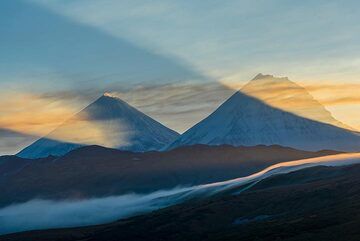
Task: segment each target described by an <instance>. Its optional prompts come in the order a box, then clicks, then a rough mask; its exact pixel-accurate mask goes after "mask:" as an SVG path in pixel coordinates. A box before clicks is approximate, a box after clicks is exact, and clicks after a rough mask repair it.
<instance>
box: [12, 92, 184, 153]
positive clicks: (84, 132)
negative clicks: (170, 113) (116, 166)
mask: <svg viewBox="0 0 360 241" xmlns="http://www.w3.org/2000/svg"><path fill="white" fill-rule="evenodd" d="M178 135H179V134H178V133H176V132H175V131H173V130H170V129H169V128H167V127H165V126H164V125H162V124H160V123H159V122H157V121H156V120H154V119H152V118H150V117H149V116H147V115H145V114H144V113H142V112H140V111H139V110H137V109H135V108H134V107H132V106H130V105H129V104H127V103H126V102H124V101H122V100H121V99H119V98H117V97H113V96H111V95H109V94H104V95H103V96H101V97H100V98H99V99H97V100H96V101H95V102H93V103H92V104H90V105H89V106H87V107H86V108H85V109H83V110H82V111H80V112H79V113H77V114H76V115H75V116H73V117H72V118H70V119H69V120H67V121H66V122H65V123H63V124H62V125H61V126H59V127H58V128H57V129H55V130H54V131H53V132H51V133H50V134H49V135H47V136H45V137H44V138H41V139H39V140H37V141H36V142H35V143H33V144H31V145H30V146H28V147H26V148H25V149H23V150H22V151H20V152H19V153H18V154H17V156H19V157H24V158H39V157H47V156H49V155H54V156H61V155H64V154H66V153H68V152H69V151H71V150H74V149H76V148H78V147H81V146H85V145H101V146H106V147H111V148H116V149H120V150H129V151H137V152H143V151H151V150H159V149H161V148H163V147H164V145H168V144H169V143H171V142H172V141H174V139H176V137H177V136H178Z"/></svg>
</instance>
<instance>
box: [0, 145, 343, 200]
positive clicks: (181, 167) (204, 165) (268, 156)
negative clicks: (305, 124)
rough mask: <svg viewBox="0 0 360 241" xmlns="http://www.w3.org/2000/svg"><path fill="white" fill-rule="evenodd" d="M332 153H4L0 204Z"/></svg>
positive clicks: (140, 186) (140, 189)
mask: <svg viewBox="0 0 360 241" xmlns="http://www.w3.org/2000/svg"><path fill="white" fill-rule="evenodd" d="M331 154H338V152H335V151H320V152H308V151H301V150H296V149H293V148H286V147H281V146H254V147H233V146H226V145H223V146H206V145H195V146H188V147H181V148H177V149H174V150H171V151H163V152H159V151H151V152H129V151H120V150H116V149H109V148H104V147H100V146H86V147H81V148H78V149H76V150H73V151H71V152H70V153H68V154H66V155H64V156H62V157H54V156H50V157H49V158H46V159H32V160H28V159H21V158H19V157H12V156H8V157H2V158H0V159H2V160H3V161H2V164H1V165H0V190H1V199H0V207H2V206H6V205H9V204H11V203H19V202H26V201H29V200H31V199H34V198H41V199H51V200H61V199H78V198H83V199H86V198H95V197H106V196H117V195H121V194H126V193H132V192H135V193H150V192H154V191H157V190H161V189H171V188H174V187H176V186H179V185H183V186H194V185H199V184H205V183H211V182H218V181H224V180H229V179H233V178H237V177H242V176H247V175H250V174H252V173H255V172H258V171H260V170H262V169H264V168H266V167H268V166H270V165H273V164H276V163H280V162H285V161H293V160H298V159H305V158H312V157H319V156H325V155H331ZM14 160H15V161H14Z"/></svg>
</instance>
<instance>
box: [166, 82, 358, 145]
mask: <svg viewBox="0 0 360 241" xmlns="http://www.w3.org/2000/svg"><path fill="white" fill-rule="evenodd" d="M258 77H259V76H258ZM261 77H262V76H261ZM266 77H268V76H266ZM252 81H254V82H258V81H259V79H258V78H255V79H254V80H252ZM253 84H256V85H258V84H260V83H253ZM245 88H247V91H248V90H249V85H248V86H245ZM252 89H254V88H252ZM289 91H291V89H290V90H288V92H289ZM244 92H245V91H244ZM285 93H287V92H286V91H285V90H283V94H285ZM297 98H298V99H300V98H301V97H297ZM280 99H281V98H279V100H280ZM286 100H287V101H293V100H291V98H284V100H283V101H286ZM314 101H315V100H314ZM284 105H285V104H284ZM320 107H321V106H320ZM320 109H321V108H320ZM194 144H207V145H223V144H228V145H233V146H255V145H282V146H288V147H293V148H297V149H302V150H311V151H316V150H321V149H333V150H339V151H357V150H360V136H359V133H357V132H353V131H351V130H348V129H345V128H341V127H338V126H335V125H332V124H329V123H324V122H321V121H317V120H313V119H310V118H306V117H303V116H300V115H297V114H294V113H291V112H289V111H286V110H282V109H280V108H276V107H274V106H271V105H270V104H268V103H266V102H265V101H264V100H260V99H258V98H256V97H254V96H250V95H248V94H245V93H243V92H242V91H237V92H236V93H235V94H234V95H232V96H231V97H230V98H229V99H228V100H226V101H225V102H224V103H223V104H222V105H221V106H220V107H219V108H218V109H216V110H215V111H214V112H213V113H212V114H211V115H209V116H208V117H207V118H205V119H204V120H202V121H201V122H199V123H198V124H196V125H195V126H194V127H192V128H190V129H189V130H188V131H186V132H185V133H184V134H182V135H181V136H180V137H179V138H178V139H177V140H176V141H175V142H174V143H172V144H171V145H170V146H169V147H168V148H169V149H171V148H175V147H178V146H184V145H194Z"/></svg>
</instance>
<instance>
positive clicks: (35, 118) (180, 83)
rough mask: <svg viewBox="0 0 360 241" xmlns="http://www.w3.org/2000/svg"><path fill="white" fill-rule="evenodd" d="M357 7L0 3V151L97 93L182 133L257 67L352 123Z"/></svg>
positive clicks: (20, 144) (14, 147)
mask: <svg viewBox="0 0 360 241" xmlns="http://www.w3.org/2000/svg"><path fill="white" fill-rule="evenodd" d="M358 5H359V4H358V2H357V1H346V3H343V2H340V1H316V2H315V3H314V2H313V1H302V2H301V3H300V2H299V3H294V2H293V1H280V0H279V1H256V2H254V1H226V2H222V1H201V2H197V3H190V2H183V1H152V2H151V3H150V2H147V1H115V0H105V1H98V0H87V1H85V0H84V1H83V0H77V1H66V0H11V1H10V0H9V1H8V0H5V1H1V3H0V18H1V21H0V31H1V38H0V52H1V56H0V70H1V71H0V91H1V95H0V98H1V101H0V110H1V111H0V134H1V140H2V141H1V143H0V145H1V146H0V153H1V154H14V153H16V152H18V151H19V150H21V149H22V148H24V147H25V146H27V145H28V144H30V143H31V142H33V141H34V140H36V139H37V138H39V137H41V136H44V135H46V134H48V133H49V132H51V131H52V130H54V129H55V128H56V127H57V126H59V125H60V124H61V123H62V122H64V121H65V120H67V119H68V118H70V117H71V116H73V115H74V114H75V113H77V112H78V111H80V110H81V109H82V108H84V107H85V106H87V105H88V104H89V103H90V102H92V101H94V100H95V99H97V98H98V97H100V96H101V95H102V94H103V93H105V92H110V93H112V94H113V95H117V96H119V97H120V98H122V99H123V100H125V101H127V102H128V103H130V104H132V105H133V106H135V107H136V108H138V109H139V110H141V111H143V112H145V113H146V114H148V115H150V116H151V117H153V118H155V119H156V120H158V121H160V122H161V123H162V124H164V125H166V126H168V127H169V128H171V129H173V130H175V131H178V132H180V133H182V132H184V131H185V130H187V129H188V128H190V127H191V126H193V125H194V124H195V123H197V122H198V121H200V120H201V119H203V118H204V117H206V116H207V115H208V114H210V113H211V112H212V111H213V110H215V109H216V107H218V106H219V105H220V104H221V103H222V102H223V101H225V100H226V99H227V98H228V97H229V96H231V95H232V94H233V92H234V91H235V90H238V89H239V88H240V87H241V86H243V85H244V84H245V83H246V82H248V81H249V80H251V79H252V78H254V77H255V76H256V75H257V74H258V73H263V74H272V75H274V76H277V77H285V76H286V77H288V78H289V79H290V80H292V81H294V82H296V83H297V84H299V85H301V86H303V87H305V88H306V89H307V90H308V91H309V92H310V94H312V95H313V96H314V97H315V98H316V99H317V100H318V101H320V103H321V104H323V105H324V106H325V107H326V108H327V109H328V110H329V111H331V114H332V115H333V116H334V117H336V118H337V119H338V120H340V121H341V122H343V123H344V124H346V125H348V126H351V127H353V128H354V129H358V130H359V129H360V124H359V122H358V120H359V118H360V116H359V114H358V113H360V98H359V95H358V89H359V87H360V82H359V77H360V72H359V69H360V68H359V67H360V60H359V57H358V56H357V55H356V53H358V52H359V51H360V49H359V48H360V47H359V45H358V42H359V41H360V34H359V33H360V31H359V30H360V29H359V26H358V25H357V24H354V23H356V22H359V20H360V19H359V18H360V17H359V15H358V14H357V8H358V7H359V6H358ZM129 9H130V10H129ZM250 19H251V21H250ZM174 107H176V108H174Z"/></svg>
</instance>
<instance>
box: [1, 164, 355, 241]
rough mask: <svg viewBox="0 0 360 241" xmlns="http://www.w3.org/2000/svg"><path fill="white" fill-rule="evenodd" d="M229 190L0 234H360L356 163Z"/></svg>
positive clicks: (31, 239) (105, 238) (172, 238)
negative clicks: (108, 217) (80, 224)
mask: <svg viewBox="0 0 360 241" xmlns="http://www.w3.org/2000/svg"><path fill="white" fill-rule="evenodd" d="M234 191H236V190H231V192H228V193H222V194H220V195H218V196H215V197H212V198H208V199H203V200H196V201H189V202H187V203H184V204H180V205H176V206H173V207H169V208H165V209H162V210H159V211H155V212H153V213H150V214H147V215H143V216H138V217H135V218H130V219H127V220H123V221H118V222H114V223H111V224H106V225H99V226H91V227H84V228H72V229H57V230H45V231H33V232H24V233H18V234H13V235H7V236H2V237H0V240H2V241H5V240H6V241H14V240H17V241H20V240H21V241H60V240H61V241H70V240H71V241H80V240H81V241H85V240H86V241H120V240H124V241H125V240H126V241H132V240H136V241H137V240H139V241H140V240H147V241H160V240H164V241H165V240H166V241H176V240H182V241H191V240H194V241H195V240H196V241H198V240H202V241H204V240H214V241H215V240H217V241H224V240H226V241H227V240H269V241H274V240H287V241H290V240H291V241H300V240H301V241H305V240H306V241H312V240H314V241H320V240H326V241H332V240H336V241H338V240H344V241H345V240H346V241H352V240H353V241H355V240H356V241H358V240H360V229H359V227H360V165H353V166H344V167H321V166H320V167H313V168H308V169H304V170H301V171H297V172H293V173H289V174H283V175H278V176H274V177H270V178H268V179H265V180H263V181H261V182H260V183H258V184H256V185H255V186H253V187H252V188H250V189H248V190H247V191H245V192H243V193H241V194H239V195H233V194H231V193H233V192H234Z"/></svg>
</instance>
